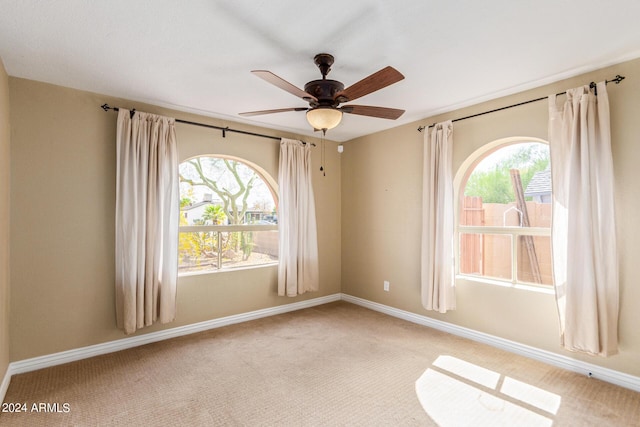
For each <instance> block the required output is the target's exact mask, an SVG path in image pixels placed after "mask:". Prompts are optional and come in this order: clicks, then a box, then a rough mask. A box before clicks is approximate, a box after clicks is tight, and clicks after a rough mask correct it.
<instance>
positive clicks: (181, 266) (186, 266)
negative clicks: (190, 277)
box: [178, 231, 218, 273]
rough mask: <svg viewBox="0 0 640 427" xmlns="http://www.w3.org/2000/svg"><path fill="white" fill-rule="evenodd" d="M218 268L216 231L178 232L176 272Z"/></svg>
mask: <svg viewBox="0 0 640 427" xmlns="http://www.w3.org/2000/svg"><path fill="white" fill-rule="evenodd" d="M217 268H218V233H217V232H213V231H210V232H197V233H195V232H194V233H184V232H181V233H180V237H179V241H178V273H191V272H196V271H212V270H216V269H217Z"/></svg>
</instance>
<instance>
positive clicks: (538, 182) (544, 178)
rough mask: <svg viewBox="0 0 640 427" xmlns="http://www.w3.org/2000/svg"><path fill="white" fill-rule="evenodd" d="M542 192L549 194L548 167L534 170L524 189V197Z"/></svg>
mask: <svg viewBox="0 0 640 427" xmlns="http://www.w3.org/2000/svg"><path fill="white" fill-rule="evenodd" d="M543 194H551V170H550V169H545V170H543V171H538V172H536V173H535V175H533V178H531V181H529V184H528V185H527V189H526V190H525V191H524V195H525V196H526V197H530V196H540V195H543Z"/></svg>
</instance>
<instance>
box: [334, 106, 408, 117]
mask: <svg viewBox="0 0 640 427" xmlns="http://www.w3.org/2000/svg"><path fill="white" fill-rule="evenodd" d="M339 109H340V110H342V111H343V112H345V113H349V114H358V115H361V116H370V117H378V118H381V119H389V120H395V119H397V118H398V117H400V116H401V115H402V114H403V113H404V110H399V109H397V108H386V107H372V106H370V105H345V106H344V107H341V108H339Z"/></svg>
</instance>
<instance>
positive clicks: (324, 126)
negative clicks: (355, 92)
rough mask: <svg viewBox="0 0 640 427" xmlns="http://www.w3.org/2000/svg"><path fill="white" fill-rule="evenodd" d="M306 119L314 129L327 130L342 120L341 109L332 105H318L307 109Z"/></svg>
mask: <svg viewBox="0 0 640 427" xmlns="http://www.w3.org/2000/svg"><path fill="white" fill-rule="evenodd" d="M307 121H308V122H309V124H310V125H311V126H312V127H313V128H314V129H321V130H325V131H326V130H329V129H333V128H334V127H336V126H338V125H339V124H340V122H341V121H342V111H340V110H337V109H335V108H332V107H318V108H314V109H311V110H309V111H307Z"/></svg>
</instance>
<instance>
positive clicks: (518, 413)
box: [0, 302, 640, 426]
mask: <svg viewBox="0 0 640 427" xmlns="http://www.w3.org/2000/svg"><path fill="white" fill-rule="evenodd" d="M417 391H418V393H417ZM5 402H14V403H16V402H24V403H26V404H27V407H28V409H29V411H30V410H31V408H32V405H33V403H36V404H37V403H49V404H53V403H58V404H59V407H60V410H61V411H64V406H63V404H65V403H67V404H68V405H69V409H70V410H69V411H68V412H67V413H64V412H61V413H37V412H27V413H14V414H9V413H2V414H0V425H3V426H4V425H7V426H69V425H77V426H109V425H115V426H176V425H183V426H217V425H221V426H222V425H225V426H226V425H231V426H235V425H237V426H344V425H349V426H418V425H421V426H424V425H441V426H460V425H469V426H477V425H490V426H496V425H555V426H565V425H566V426H633V425H635V426H640V393H636V392H633V391H630V390H626V389H623V388H620V387H616V386H614V385H611V384H607V383H604V382H601V381H598V380H595V379H589V378H586V377H584V376H581V375H578V374H574V373H571V372H567V371H564V370H561V369H558V368H554V367H551V366H548V365H545V364H543V363H540V362H536V361H533V360H530V359H527V358H524V357H521V356H517V355H513V354H511V353H507V352H504V351H501V350H497V349H494V348H492V347H489V346H486V345H483V344H479V343H475V342H472V341H469V340H466V339H463V338H458V337H455V336H452V335H448V334H445V333H442V332H439V331H435V330H432V329H429V328H426V327H423V326H419V325H415V324H412V323H408V322H405V321H403V320H400V319H395V318H393V317H388V316H386V315H383V314H380V313H377V312H373V311H370V310H368V309H365V308H362V307H359V306H356V305H352V304H349V303H345V302H336V303H331V304H326V305H323V306H319V307H314V308H310V309H306V310H301V311H297V312H293V313H288V314H283V315H278V316H274V317H270V318H265V319H260V320H256V321H251V322H247V323H243V324H238V325H232V326H228V327H224V328H220V329H214V330H211V331H207V332H203V333H198V334H194V335H190V336H186V337H181V338H176V339H172V340H169V341H164V342H160V343H155V344H149V345H145V346H142V347H138V348H134V349H130V350H125V351H121V352H117V353H112V354H108V355H104V356H99V357H95V358H92V359H88V360H82V361H78V362H74V363H69V364H66V365H61V366H57V367H53V368H48V369H43V370H40V371H37V372H30V373H26V374H21V375H16V376H14V377H13V378H12V380H11V385H10V386H9V389H8V391H7V395H6V398H5ZM423 405H424V406H423ZM50 408H51V407H50Z"/></svg>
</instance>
